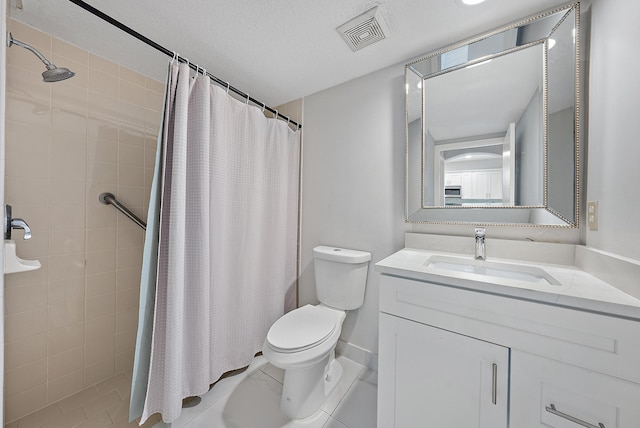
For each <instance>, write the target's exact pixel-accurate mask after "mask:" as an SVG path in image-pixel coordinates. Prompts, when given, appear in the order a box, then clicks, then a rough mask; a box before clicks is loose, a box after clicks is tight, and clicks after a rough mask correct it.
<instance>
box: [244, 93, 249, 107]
mask: <svg viewBox="0 0 640 428" xmlns="http://www.w3.org/2000/svg"><path fill="white" fill-rule="evenodd" d="M244 103H245V104H246V105H249V94H247V100H246V101H245V102H244Z"/></svg>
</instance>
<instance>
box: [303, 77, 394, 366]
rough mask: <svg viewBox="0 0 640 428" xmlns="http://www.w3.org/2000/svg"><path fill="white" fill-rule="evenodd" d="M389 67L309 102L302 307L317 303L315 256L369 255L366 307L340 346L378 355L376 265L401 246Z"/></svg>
mask: <svg viewBox="0 0 640 428" xmlns="http://www.w3.org/2000/svg"><path fill="white" fill-rule="evenodd" d="M402 73H403V68H402V66H400V67H392V68H388V69H385V70H382V71H379V72H376V73H372V74H369V75H366V76H364V77H361V78H359V79H356V80H353V81H351V82H348V83H345V84H343V85H340V86H336V87H333V88H330V89H327V90H325V91H322V92H319V93H317V94H315V95H311V96H309V97H306V98H305V100H304V130H303V132H304V150H303V151H304V154H303V162H304V165H303V175H302V177H303V185H302V242H301V245H302V248H301V251H302V255H301V265H302V266H301V278H300V283H299V291H300V294H299V296H300V304H301V305H303V304H305V303H315V302H316V294H315V285H314V284H315V281H314V276H313V275H314V271H313V259H312V249H313V247H315V246H316V245H334V246H338V247H345V248H352V249H357V250H365V251H370V252H371V253H372V260H371V264H370V267H369V275H368V279H367V290H366V295H365V302H364V305H363V307H362V308H361V309H359V310H357V311H350V313H349V314H348V316H347V319H346V320H345V323H344V326H343V330H342V339H343V340H346V341H348V342H349V343H351V344H354V345H356V346H360V347H362V348H364V349H367V350H370V351H373V352H374V353H377V349H378V283H379V274H378V273H377V272H374V271H373V265H374V264H375V263H376V262H378V261H379V260H381V259H383V258H385V257H387V256H388V255H389V254H391V253H393V252H394V251H397V250H399V249H400V248H402V247H403V243H404V229H405V226H404V158H405V156H404V154H405V145H404V135H405V133H404V90H403V88H404V82H403V75H402Z"/></svg>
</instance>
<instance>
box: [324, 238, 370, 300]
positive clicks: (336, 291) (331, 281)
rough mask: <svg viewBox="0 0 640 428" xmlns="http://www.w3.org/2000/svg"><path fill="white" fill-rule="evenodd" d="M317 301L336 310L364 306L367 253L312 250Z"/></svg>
mask: <svg viewBox="0 0 640 428" xmlns="http://www.w3.org/2000/svg"><path fill="white" fill-rule="evenodd" d="M313 260H314V266H315V276H316V293H317V295H318V300H320V302H322V303H324V304H325V305H327V306H331V307H333V308H337V309H343V310H350V309H357V308H359V307H360V306H362V303H363V302H364V289H365V286H366V284H367V271H368V270H369V260H371V253H367V252H365V251H357V250H348V249H346V248H336V247H326V246H320V247H315V248H314V249H313Z"/></svg>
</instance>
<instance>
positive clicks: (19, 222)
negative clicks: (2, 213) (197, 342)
mask: <svg viewBox="0 0 640 428" xmlns="http://www.w3.org/2000/svg"><path fill="white" fill-rule="evenodd" d="M11 228H12V229H22V230H24V237H23V238H22V239H31V228H30V227H29V225H28V224H27V222H26V221H24V220H23V219H21V218H14V219H12V220H11Z"/></svg>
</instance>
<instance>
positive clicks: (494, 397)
mask: <svg viewBox="0 0 640 428" xmlns="http://www.w3.org/2000/svg"><path fill="white" fill-rule="evenodd" d="M491 402H492V403H493V404H496V403H497V402H498V365H497V364H495V363H494V364H493V376H492V379H491Z"/></svg>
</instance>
